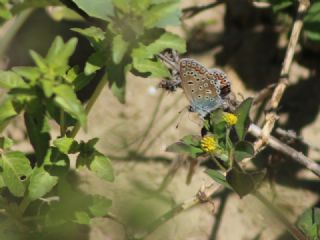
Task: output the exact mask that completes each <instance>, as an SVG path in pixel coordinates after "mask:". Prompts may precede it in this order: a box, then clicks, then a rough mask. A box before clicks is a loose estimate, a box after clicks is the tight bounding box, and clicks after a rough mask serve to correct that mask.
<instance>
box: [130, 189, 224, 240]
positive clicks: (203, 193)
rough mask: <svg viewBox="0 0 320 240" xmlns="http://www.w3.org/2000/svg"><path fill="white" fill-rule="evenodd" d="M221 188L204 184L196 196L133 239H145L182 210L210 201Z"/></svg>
mask: <svg viewBox="0 0 320 240" xmlns="http://www.w3.org/2000/svg"><path fill="white" fill-rule="evenodd" d="M220 188H221V185H216V184H210V185H208V186H203V187H202V188H200V190H199V192H198V194H196V195H195V196H194V197H192V198H190V199H188V200H186V201H184V202H183V203H180V204H178V205H176V206H175V207H174V208H172V209H170V210H169V211H168V212H166V213H165V214H163V215H162V216H160V217H159V218H158V219H156V220H155V221H154V222H152V223H151V224H150V225H149V227H148V230H147V231H146V232H145V233H144V234H143V236H139V237H134V238H133V239H136V240H138V239H144V238H146V237H147V236H149V235H150V234H151V233H153V232H154V231H155V230H156V229H157V228H158V227H160V226H161V225H163V224H164V223H166V222H167V221H169V220H170V219H172V218H173V217H175V216H176V215H178V214H180V213H181V212H184V211H186V210H188V209H190V208H193V207H194V206H196V205H198V204H202V203H206V202H209V201H210V198H211V196H212V195H213V194H214V193H216V192H217V191H218V190H219V189H220Z"/></svg>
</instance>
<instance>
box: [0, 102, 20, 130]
mask: <svg viewBox="0 0 320 240" xmlns="http://www.w3.org/2000/svg"><path fill="white" fill-rule="evenodd" d="M18 114H19V111H17V110H16V109H15V107H14V105H13V103H12V99H9V98H8V99H6V100H5V101H4V102H3V103H2V104H1V105H0V130H1V129H3V128H4V127H5V126H6V124H7V122H8V121H9V120H10V119H11V118H13V117H15V116H16V115H18Z"/></svg>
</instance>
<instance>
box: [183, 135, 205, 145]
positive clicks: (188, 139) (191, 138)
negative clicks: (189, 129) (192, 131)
mask: <svg viewBox="0 0 320 240" xmlns="http://www.w3.org/2000/svg"><path fill="white" fill-rule="evenodd" d="M200 140H201V137H200V136H195V135H188V136H185V137H183V138H182V139H181V141H182V142H183V143H185V144H188V145H192V146H195V147H199V146H200Z"/></svg>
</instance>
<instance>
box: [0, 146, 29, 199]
mask: <svg viewBox="0 0 320 240" xmlns="http://www.w3.org/2000/svg"><path fill="white" fill-rule="evenodd" d="M1 166H2V169H3V172H2V177H3V181H4V183H5V185H6V186H7V187H8V188H9V191H10V192H11V193H12V194H13V195H14V196H16V197H22V196H23V195H24V192H25V190H26V184H25V182H26V180H27V179H28V177H29V176H30V174H31V173H32V169H31V166H30V163H29V160H28V158H26V157H25V155H24V154H23V153H21V152H8V153H5V154H3V155H2V158H1Z"/></svg>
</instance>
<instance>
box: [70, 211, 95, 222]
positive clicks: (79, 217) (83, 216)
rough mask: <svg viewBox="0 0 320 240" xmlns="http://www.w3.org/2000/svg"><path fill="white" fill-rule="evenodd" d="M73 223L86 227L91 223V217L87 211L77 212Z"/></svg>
mask: <svg viewBox="0 0 320 240" xmlns="http://www.w3.org/2000/svg"><path fill="white" fill-rule="evenodd" d="M73 221H74V222H75V223H78V224H84V225H89V224H90V223H91V219H90V217H89V214H88V213H87V212H85V211H77V212H75V214H74V220H73Z"/></svg>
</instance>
